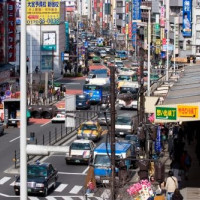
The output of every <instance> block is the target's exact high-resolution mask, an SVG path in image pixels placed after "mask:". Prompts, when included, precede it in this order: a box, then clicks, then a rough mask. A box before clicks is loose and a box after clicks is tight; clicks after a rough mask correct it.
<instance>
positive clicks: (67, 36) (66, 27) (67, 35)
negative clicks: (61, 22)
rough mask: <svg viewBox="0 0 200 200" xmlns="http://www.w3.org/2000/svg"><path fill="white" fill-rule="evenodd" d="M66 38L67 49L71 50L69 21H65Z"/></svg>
mask: <svg viewBox="0 0 200 200" xmlns="http://www.w3.org/2000/svg"><path fill="white" fill-rule="evenodd" d="M65 38H66V44H65V49H66V51H67V52H68V51H69V22H65Z"/></svg>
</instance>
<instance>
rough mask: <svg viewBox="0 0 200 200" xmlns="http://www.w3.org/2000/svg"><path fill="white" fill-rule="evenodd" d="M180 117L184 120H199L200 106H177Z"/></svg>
mask: <svg viewBox="0 0 200 200" xmlns="http://www.w3.org/2000/svg"><path fill="white" fill-rule="evenodd" d="M177 109H178V117H180V118H181V117H183V118H186V117H187V118H196V119H198V118H199V106H193V105H177Z"/></svg>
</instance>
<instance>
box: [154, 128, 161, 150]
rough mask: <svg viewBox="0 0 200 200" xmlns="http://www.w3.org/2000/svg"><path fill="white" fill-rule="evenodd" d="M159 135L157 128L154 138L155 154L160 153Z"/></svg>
mask: <svg viewBox="0 0 200 200" xmlns="http://www.w3.org/2000/svg"><path fill="white" fill-rule="evenodd" d="M160 137H161V135H160V126H158V128H157V137H156V142H155V151H156V153H160V152H161V138H160Z"/></svg>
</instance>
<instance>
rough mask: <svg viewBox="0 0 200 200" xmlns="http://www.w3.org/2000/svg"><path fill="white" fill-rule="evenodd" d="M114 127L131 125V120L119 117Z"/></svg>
mask: <svg viewBox="0 0 200 200" xmlns="http://www.w3.org/2000/svg"><path fill="white" fill-rule="evenodd" d="M116 125H131V119H130V118H128V117H123V116H120V117H118V118H117V121H116Z"/></svg>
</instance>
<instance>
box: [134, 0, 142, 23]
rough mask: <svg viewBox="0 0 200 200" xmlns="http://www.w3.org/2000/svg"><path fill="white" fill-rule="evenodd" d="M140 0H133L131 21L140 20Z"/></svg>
mask: <svg viewBox="0 0 200 200" xmlns="http://www.w3.org/2000/svg"><path fill="white" fill-rule="evenodd" d="M140 6H141V0H133V17H132V20H141V9H140Z"/></svg>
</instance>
